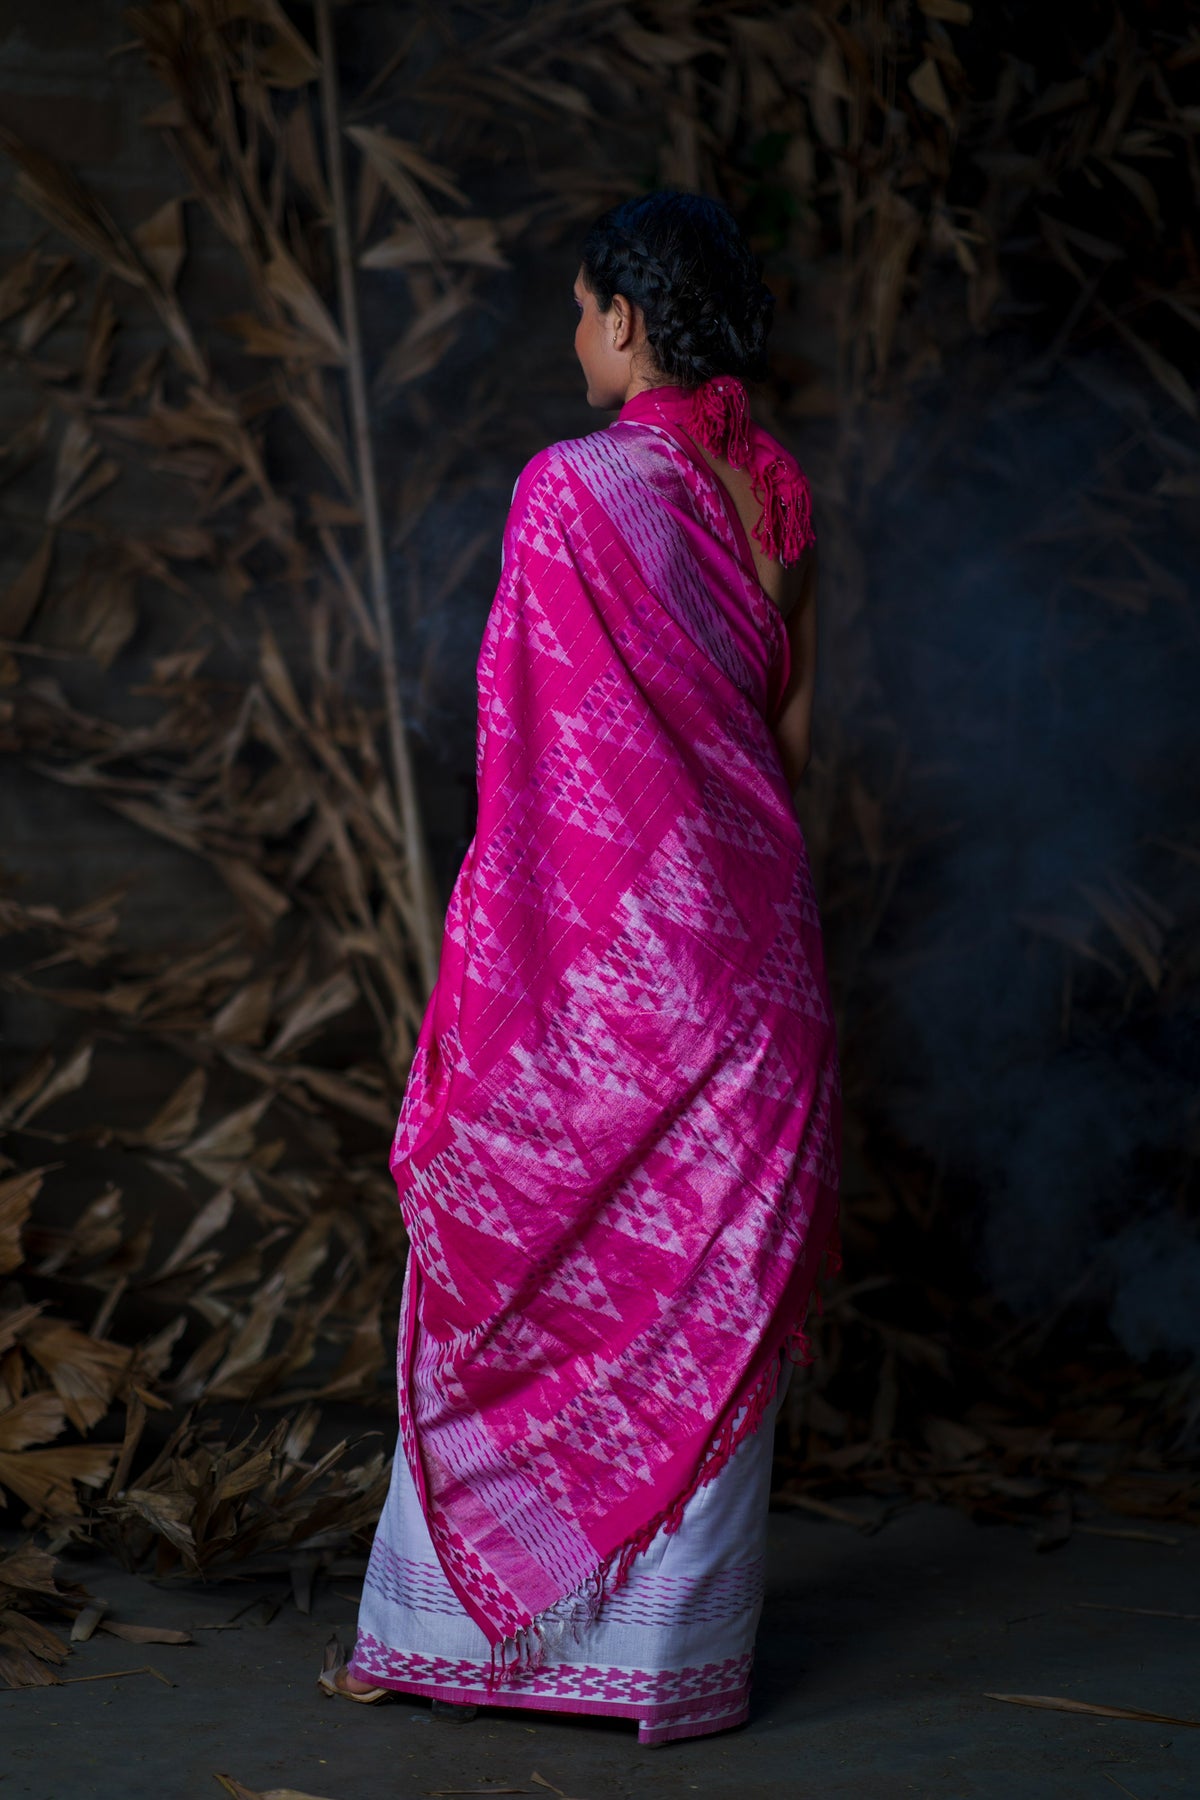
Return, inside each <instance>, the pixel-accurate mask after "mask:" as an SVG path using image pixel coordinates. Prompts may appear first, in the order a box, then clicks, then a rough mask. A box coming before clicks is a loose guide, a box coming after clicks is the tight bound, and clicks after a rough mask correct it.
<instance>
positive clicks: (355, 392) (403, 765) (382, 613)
mask: <svg viewBox="0 0 1200 1800" xmlns="http://www.w3.org/2000/svg"><path fill="white" fill-rule="evenodd" d="M316 17H317V54H318V56H319V58H320V63H321V77H320V86H321V111H322V113H323V115H324V118H323V123H324V128H325V154H326V162H327V165H328V168H327V173H328V179H329V193H330V199H331V202H332V207H333V233H334V248H335V253H336V261H337V272H338V296H339V303H340V309H341V315H342V317H341V327H342V335H343V336H344V338H345V340H346V346H347V357H346V376H347V381H348V384H349V389H350V412H351V419H352V425H353V432H354V454H355V461H356V463H357V466H358V484H359V493H360V498H361V501H362V512H363V531H364V534H365V537H366V547H367V570H368V576H369V586H370V599H371V607H372V610H373V612H374V615H375V628H376V630H377V631H378V633H379V661H380V673H381V677H382V681H383V691H384V702H385V705H386V707H387V720H388V740H389V748H390V751H391V760H392V773H393V777H394V780H395V783H396V793H397V797H398V799H399V802H400V818H401V821H402V824H403V827H404V847H405V854H406V857H407V861H408V877H409V886H410V889H411V893H412V901H413V905H412V921H413V924H414V926H415V930H414V938H415V940H416V942H415V948H416V952H417V960H418V964H419V967H420V970H421V978H422V982H423V984H424V987H425V990H426V993H427V994H429V993H432V991H433V984H434V982H435V981H436V979H437V967H438V954H439V936H440V933H439V929H438V927H439V910H438V904H437V895H436V892H435V889H434V885H433V877H432V873H431V871H430V866H429V853H428V849H427V846H426V843H425V832H424V826H423V824H422V821H421V814H420V806H419V803H418V800H417V788H416V781H415V779H414V776H413V768H412V759H411V758H410V756H409V753H408V742H407V738H406V736H405V730H404V710H403V707H402V705H401V701H400V681H399V672H398V669H397V663H396V636H395V632H394V631H393V629H392V614H391V608H390V606H389V604H388V581H387V560H386V557H385V554H384V543H383V526H382V523H381V520H380V516H379V486H378V483H377V481H376V478H375V458H374V453H373V450H372V446H371V422H370V416H369V413H368V410H367V383H366V374H365V371H364V365H363V351H362V335H361V333H360V330H359V320H358V295H357V291H356V289H355V282H354V250H353V245H352V243H351V239H350V220H349V213H348V211H347V201H346V173H345V164H344V161H343V158H342V128H341V118H340V114H339V109H338V86H337V62H336V57H335V52H334V39H333V20H332V13H331V0H316Z"/></svg>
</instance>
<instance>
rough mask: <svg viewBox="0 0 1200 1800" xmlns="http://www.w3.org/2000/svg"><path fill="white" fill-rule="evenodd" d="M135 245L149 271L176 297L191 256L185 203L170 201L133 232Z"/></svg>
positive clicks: (162, 287)
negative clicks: (182, 271)
mask: <svg viewBox="0 0 1200 1800" xmlns="http://www.w3.org/2000/svg"><path fill="white" fill-rule="evenodd" d="M133 241H134V243H135V244H136V245H137V248H138V252H139V254H140V256H141V259H142V261H143V262H144V263H145V265H146V267H147V268H148V269H149V270H150V272H151V274H152V275H154V277H155V279H156V280H157V282H158V285H159V287H160V288H161V289H162V291H163V292H164V294H173V293H174V292H175V286H176V283H177V282H178V280H179V271H180V269H181V268H182V267H183V259H184V257H185V256H186V255H187V239H186V237H185V235H184V229H183V202H182V201H181V200H168V201H166V202H165V204H164V205H162V206H160V207H159V208H158V210H157V212H153V213H151V215H150V217H149V218H148V219H144V220H143V221H142V223H141V224H140V225H138V226H137V227H136V228H135V229H134V232H133Z"/></svg>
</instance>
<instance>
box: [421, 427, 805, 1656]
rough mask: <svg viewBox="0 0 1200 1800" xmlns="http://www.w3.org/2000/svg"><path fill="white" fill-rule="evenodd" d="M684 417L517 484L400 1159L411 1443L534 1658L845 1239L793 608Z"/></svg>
mask: <svg viewBox="0 0 1200 1800" xmlns="http://www.w3.org/2000/svg"><path fill="white" fill-rule="evenodd" d="M659 392H660V393H661V391H659ZM680 419H681V414H680V407H679V404H678V402H677V401H676V403H675V404H674V406H672V404H671V402H670V400H669V399H668V403H667V404H666V405H662V404H660V403H659V401H657V400H656V399H655V396H654V395H653V394H649V395H641V396H638V397H637V398H636V399H635V400H634V401H631V402H630V403H629V404H628V405H627V406H626V407H625V408H624V409H623V411H622V413H621V415H620V416H619V417H618V419H617V420H616V421H615V422H614V423H613V424H612V425H610V426H609V427H608V428H607V429H605V430H602V431H597V432H595V433H593V434H592V435H590V436H588V437H584V438H580V439H577V440H572V441H568V442H562V443H558V444H554V445H552V446H551V447H550V448H549V449H547V450H545V451H543V452H542V453H541V454H539V455H538V456H536V457H534V459H533V460H532V461H531V462H530V463H529V464H528V466H527V467H526V468H525V470H524V471H523V473H522V475H521V477H520V479H519V481H518V483H517V487H516V489H515V492H514V496H513V503H512V507H511V511H510V514H509V519H508V524H507V527H506V531H505V538H504V559H503V568H502V574H501V579H500V584H499V588H498V591H497V594H496V597H495V601H494V603H493V606H492V609H491V612H490V615H489V618H488V621H487V626H486V629H485V633H484V638H483V644H482V648H481V651H480V655H479V664H478V678H479V720H478V736H477V776H478V788H479V814H478V825H477V829H476V832H475V836H474V838H473V840H472V842H471V844H470V846H469V848H468V850H467V853H466V857H465V859H464V862H463V865H462V869H461V872H460V874H459V876H458V879H457V882H456V884H455V887H454V890H453V894H452V897H451V900H450V904H449V909H448V913H447V919H446V930H445V939H444V944H443V950H442V960H441V966H440V972H439V975H438V980H437V985H436V988H435V991H434V994H433V996H432V999H431V1001H430V1004H429V1007H428V1009H427V1012H426V1014H425V1018H424V1021H423V1023H422V1027H421V1031H420V1035H419V1038H418V1042H417V1046H416V1052H415V1056H414V1060H413V1065H412V1071H411V1075H410V1078H409V1083H408V1087H407V1090H406V1093H405V1097H404V1103H403V1107H402V1110H401V1114H400V1119H399V1124H398V1127H397V1132H396V1139H395V1144H394V1148H393V1152H392V1159H391V1167H392V1170H393V1173H394V1175H395V1179H396V1184H397V1189H398V1193H399V1199H400V1205H401V1208H402V1211H403V1216H404V1221H405V1225H406V1227H407V1230H408V1233H409V1236H410V1239H411V1244H412V1258H413V1265H412V1274H413V1279H411V1280H410V1281H409V1283H408V1284H407V1288H406V1294H407V1300H406V1308H405V1317H404V1319H403V1321H402V1327H401V1339H400V1380H399V1388H400V1415H401V1439H402V1444H403V1447H404V1452H405V1455H406V1458H407V1461H408V1465H409V1469H410V1471H411V1474H412V1479H413V1483H414V1486H415V1488H416V1490H417V1493H418V1495H419V1497H420V1504H421V1507H422V1510H423V1512H424V1515H425V1520H426V1523H427V1525H428V1528H429V1534H430V1538H431V1541H432V1543H433V1545H434V1547H435V1549H436V1552H437V1556H438V1559H439V1561H440V1562H441V1565H442V1568H443V1570H444V1573H445V1575H446V1577H447V1580H448V1581H449V1583H450V1585H451V1587H452V1588H453V1590H454V1593H455V1594H456V1595H457V1597H458V1598H459V1600H460V1601H461V1604H462V1606H463V1607H464V1608H465V1610H466V1611H467V1612H468V1613H469V1614H470V1616H471V1618H472V1619H474V1620H475V1621H476V1623H477V1624H478V1625H479V1626H480V1627H481V1629H482V1630H483V1632H484V1634H485V1636H486V1638H487V1641H488V1642H489V1644H490V1645H491V1646H492V1654H493V1662H494V1664H495V1663H496V1662H497V1661H498V1663H499V1666H500V1669H501V1670H503V1668H504V1666H505V1665H506V1664H507V1663H509V1662H512V1661H516V1662H520V1663H523V1664H524V1665H525V1666H528V1665H529V1663H530V1661H531V1660H532V1661H534V1662H536V1660H537V1659H538V1657H539V1655H540V1654H541V1653H542V1651H543V1649H544V1646H545V1643H546V1642H547V1641H552V1640H553V1637H554V1634H555V1632H561V1629H562V1628H563V1626H564V1624H566V1625H571V1624H575V1625H578V1623H579V1621H580V1620H581V1619H583V1620H587V1619H590V1618H592V1617H594V1616H595V1611H596V1608H597V1606H598V1605H599V1603H600V1602H601V1601H602V1599H603V1597H604V1595H605V1593H606V1592H609V1591H611V1590H613V1589H614V1588H616V1587H618V1586H619V1585H620V1584H621V1582H622V1581H623V1580H624V1578H625V1576H626V1574H627V1573H628V1570H629V1568H630V1565H631V1562H632V1559H633V1558H634V1557H636V1555H637V1554H638V1552H639V1550H641V1549H644V1548H645V1546H646V1545H647V1544H648V1543H649V1542H650V1541H651V1540H652V1539H653V1537H654V1536H655V1534H656V1533H657V1532H658V1531H659V1530H660V1529H661V1528H662V1527H664V1525H665V1526H666V1528H667V1529H668V1530H670V1529H671V1528H672V1521H677V1520H678V1519H679V1517H680V1516H681V1513H682V1509H683V1507H684V1505H685V1503H686V1502H687V1500H688V1499H689V1497H690V1496H691V1495H692V1494H694V1493H695V1492H696V1490H697V1489H698V1487H699V1486H700V1485H701V1484H703V1483H705V1482H707V1481H708V1480H710V1479H711V1478H712V1477H713V1476H714V1475H716V1474H717V1473H718V1472H719V1471H720V1470H721V1469H722V1468H723V1467H724V1465H725V1464H726V1463H727V1461H728V1459H729V1458H730V1456H731V1455H732V1453H733V1452H734V1450H735V1449H736V1448H737V1446H738V1444H739V1443H740V1442H741V1441H742V1440H743V1439H744V1438H745V1436H746V1435H747V1434H748V1433H749V1432H751V1431H753V1430H754V1428H755V1426H756V1424H757V1423H758V1421H759V1420H760V1419H761V1418H762V1414H763V1409H764V1407H766V1406H767V1405H768V1403H769V1401H770V1399H771V1396H772V1393H773V1391H774V1386H775V1383H776V1381H777V1379H778V1372H779V1363H780V1352H781V1349H784V1348H786V1347H788V1346H790V1347H791V1351H792V1354H793V1356H794V1357H796V1358H802V1359H805V1360H807V1358H808V1356H809V1354H810V1352H809V1350H808V1347H807V1341H806V1338H805V1335H804V1318H805V1314H806V1311H807V1307H808V1304H809V1300H810V1297H811V1296H812V1294H813V1291H814V1286H815V1281H816V1275H817V1267H818V1264H819V1261H820V1258H821V1257H822V1255H823V1254H826V1253H828V1259H829V1260H828V1263H827V1267H829V1268H836V1267H837V1264H838V1261H839V1260H840V1259H839V1256H838V1249H837V1204H838V1200H837V1196H838V1178H839V1157H840V1122H841V1089H840V1081H839V1073H838V1058H837V1048H836V1039H835V1028H834V1022H833V1015H832V1008H831V1004H830V997H829V990H828V986H827V980H826V972H825V965H824V959H823V949H822V942H821V933H820V925H819V920H818V914H817V908H816V902H815V898H814V892H813V885H812V879H811V875H810V870H809V862H808V855H807V850H806V846H805V843H804V838H803V835H802V832H801V828H800V825H799V823H798V821H797V819H796V815H795V812H794V809H793V805H792V800H791V795H790V793H789V790H788V786H787V782H786V778H785V776H784V774H783V772H782V769H781V766H780V760H779V755H778V751H777V749H776V747H775V744H774V741H773V738H772V735H771V730H770V725H769V720H770V719H771V718H772V717H773V716H774V714H775V712H776V711H777V709H778V706H779V702H780V698H781V696H782V694H783V691H784V687H785V685H786V682H787V678H788V644H787V635H786V628H785V625H784V621H783V619H782V616H781V615H780V613H779V611H778V609H777V608H776V607H775V605H774V604H773V603H772V602H771V600H770V599H769V598H768V596H767V595H766V594H765V593H764V591H763V589H762V588H761V586H760V585H759V583H758V580H757V577H756V575H755V572H754V569H753V567H752V566H751V559H750V557H749V556H748V554H747V543H746V534H745V532H744V530H743V528H742V526H741V523H740V521H739V519H738V517H737V514H736V511H735V510H734V509H733V506H732V502H731V501H730V499H729V497H728V495H727V493H726V491H725V489H724V487H723V485H722V483H720V482H719V481H718V480H717V479H716V477H715V476H714V475H713V474H712V472H711V471H710V469H709V468H708V466H707V465H706V464H705V463H704V461H703V459H702V458H701V457H700V455H699V454H698V452H696V450H695V448H694V445H693V444H692V442H691V440H690V439H689V438H688V437H687V436H686V435H685V433H684V432H683V431H682V430H681V429H680ZM749 431H750V433H751V436H752V438H753V442H752V443H751V444H750V446H749V448H750V449H751V450H753V449H754V448H755V447H756V446H757V448H758V449H759V450H762V449H763V447H764V441H765V446H766V448H767V449H768V450H769V451H770V455H768V456H766V457H765V458H763V457H760V458H759V461H760V465H761V466H762V467H765V468H766V469H767V470H768V471H772V470H773V472H774V481H775V492H776V496H777V495H778V490H779V480H778V478H779V476H780V474H781V472H782V473H784V474H786V473H787V470H786V469H784V468H783V465H782V463H781V453H780V452H779V446H777V445H775V443H774V440H773V439H767V438H766V434H762V433H760V434H759V435H758V437H756V438H754V437H753V434H755V433H758V428H757V427H754V426H751V427H749ZM800 482H802V477H798V475H797V474H796V472H795V471H794V470H793V491H794V492H800V491H801V489H800V487H799V483H800ZM785 485H786V484H785ZM785 505H786V502H785ZM818 1303H819V1302H818ZM418 1364H419V1366H420V1371H421V1378H420V1380H419V1382H414V1381H413V1379H412V1376H413V1371H414V1368H415V1367H416V1366H417V1365H418Z"/></svg>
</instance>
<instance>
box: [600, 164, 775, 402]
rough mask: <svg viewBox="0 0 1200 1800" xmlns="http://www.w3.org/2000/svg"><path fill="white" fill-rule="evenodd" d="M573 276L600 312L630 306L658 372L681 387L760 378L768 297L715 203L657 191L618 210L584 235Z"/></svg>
mask: <svg viewBox="0 0 1200 1800" xmlns="http://www.w3.org/2000/svg"><path fill="white" fill-rule="evenodd" d="M581 260H582V263H583V272H584V276H585V279H586V280H587V283H588V286H589V287H590V288H591V290H592V292H593V293H594V294H595V296H596V300H597V304H598V305H599V307H600V310H601V311H602V312H607V311H608V309H609V307H610V306H611V305H612V300H613V295H614V294H623V295H624V296H625V298H626V299H627V300H629V301H630V302H631V303H632V304H634V305H636V306H639V307H640V308H641V310H642V314H643V317H644V318H645V321H646V341H647V343H648V345H649V347H650V351H651V354H652V355H653V357H654V360H655V363H656V365H657V367H658V369H659V370H660V371H661V373H662V374H663V375H665V376H666V377H667V378H668V379H669V380H671V381H678V382H680V383H681V384H682V385H683V386H685V387H695V386H699V384H700V383H701V382H704V381H707V380H709V379H710V378H711V377H712V376H714V375H737V376H739V377H747V378H750V379H753V378H755V377H757V376H760V375H762V374H763V373H765V366H766V340H767V333H768V331H769V330H770V324H771V313H772V310H773V307H774V303H775V302H774V295H773V294H772V293H771V291H770V289H769V288H768V287H767V286H766V285H765V284H764V282H763V280H762V276H761V269H760V265H759V261H758V258H757V257H756V256H755V255H754V254H753V252H752V251H751V249H750V246H749V245H748V244H747V242H746V240H745V238H744V237H743V236H742V233H741V232H740V230H739V229H738V226H737V224H736V222H735V221H734V219H733V216H732V214H731V213H730V212H729V211H728V209H727V208H726V207H725V206H723V205H722V204H721V202H720V201H719V200H710V199H708V198H706V197H705V196H704V195H701V194H685V193H679V192H677V191H676V190H674V189H664V190H662V191H660V192H658V193H654V194H648V195H646V196H644V197H642V198H639V199H636V200H627V201H625V202H624V203H623V204H622V205H620V206H616V207H613V208H612V210H611V211H610V212H607V213H605V214H603V216H602V217H601V218H599V219H597V221H596V223H595V224H594V225H593V226H592V228H591V230H590V231H589V232H588V234H587V237H586V238H585V240H584V244H583V252H582V258H581Z"/></svg>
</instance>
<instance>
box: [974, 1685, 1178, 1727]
mask: <svg viewBox="0 0 1200 1800" xmlns="http://www.w3.org/2000/svg"><path fill="white" fill-rule="evenodd" d="M983 1697H984V1699H985V1700H1007V1701H1008V1702H1009V1704H1010V1705H1012V1706H1034V1707H1041V1708H1043V1709H1044V1710H1046V1711H1049V1712H1073V1713H1088V1714H1090V1715H1092V1716H1094V1717H1096V1718H1101V1719H1145V1720H1146V1721H1147V1722H1148V1723H1150V1724H1152V1725H1187V1726H1189V1727H1191V1728H1192V1729H1193V1730H1196V1731H1200V1719H1180V1718H1177V1717H1176V1715H1175V1714H1174V1713H1157V1712H1143V1711H1142V1709H1141V1708H1140V1707H1130V1706H1097V1705H1093V1704H1092V1703H1091V1702H1090V1701H1088V1700H1067V1699H1063V1698H1062V1697H1061V1696H1059V1695H1055V1694H984V1696H983Z"/></svg>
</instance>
